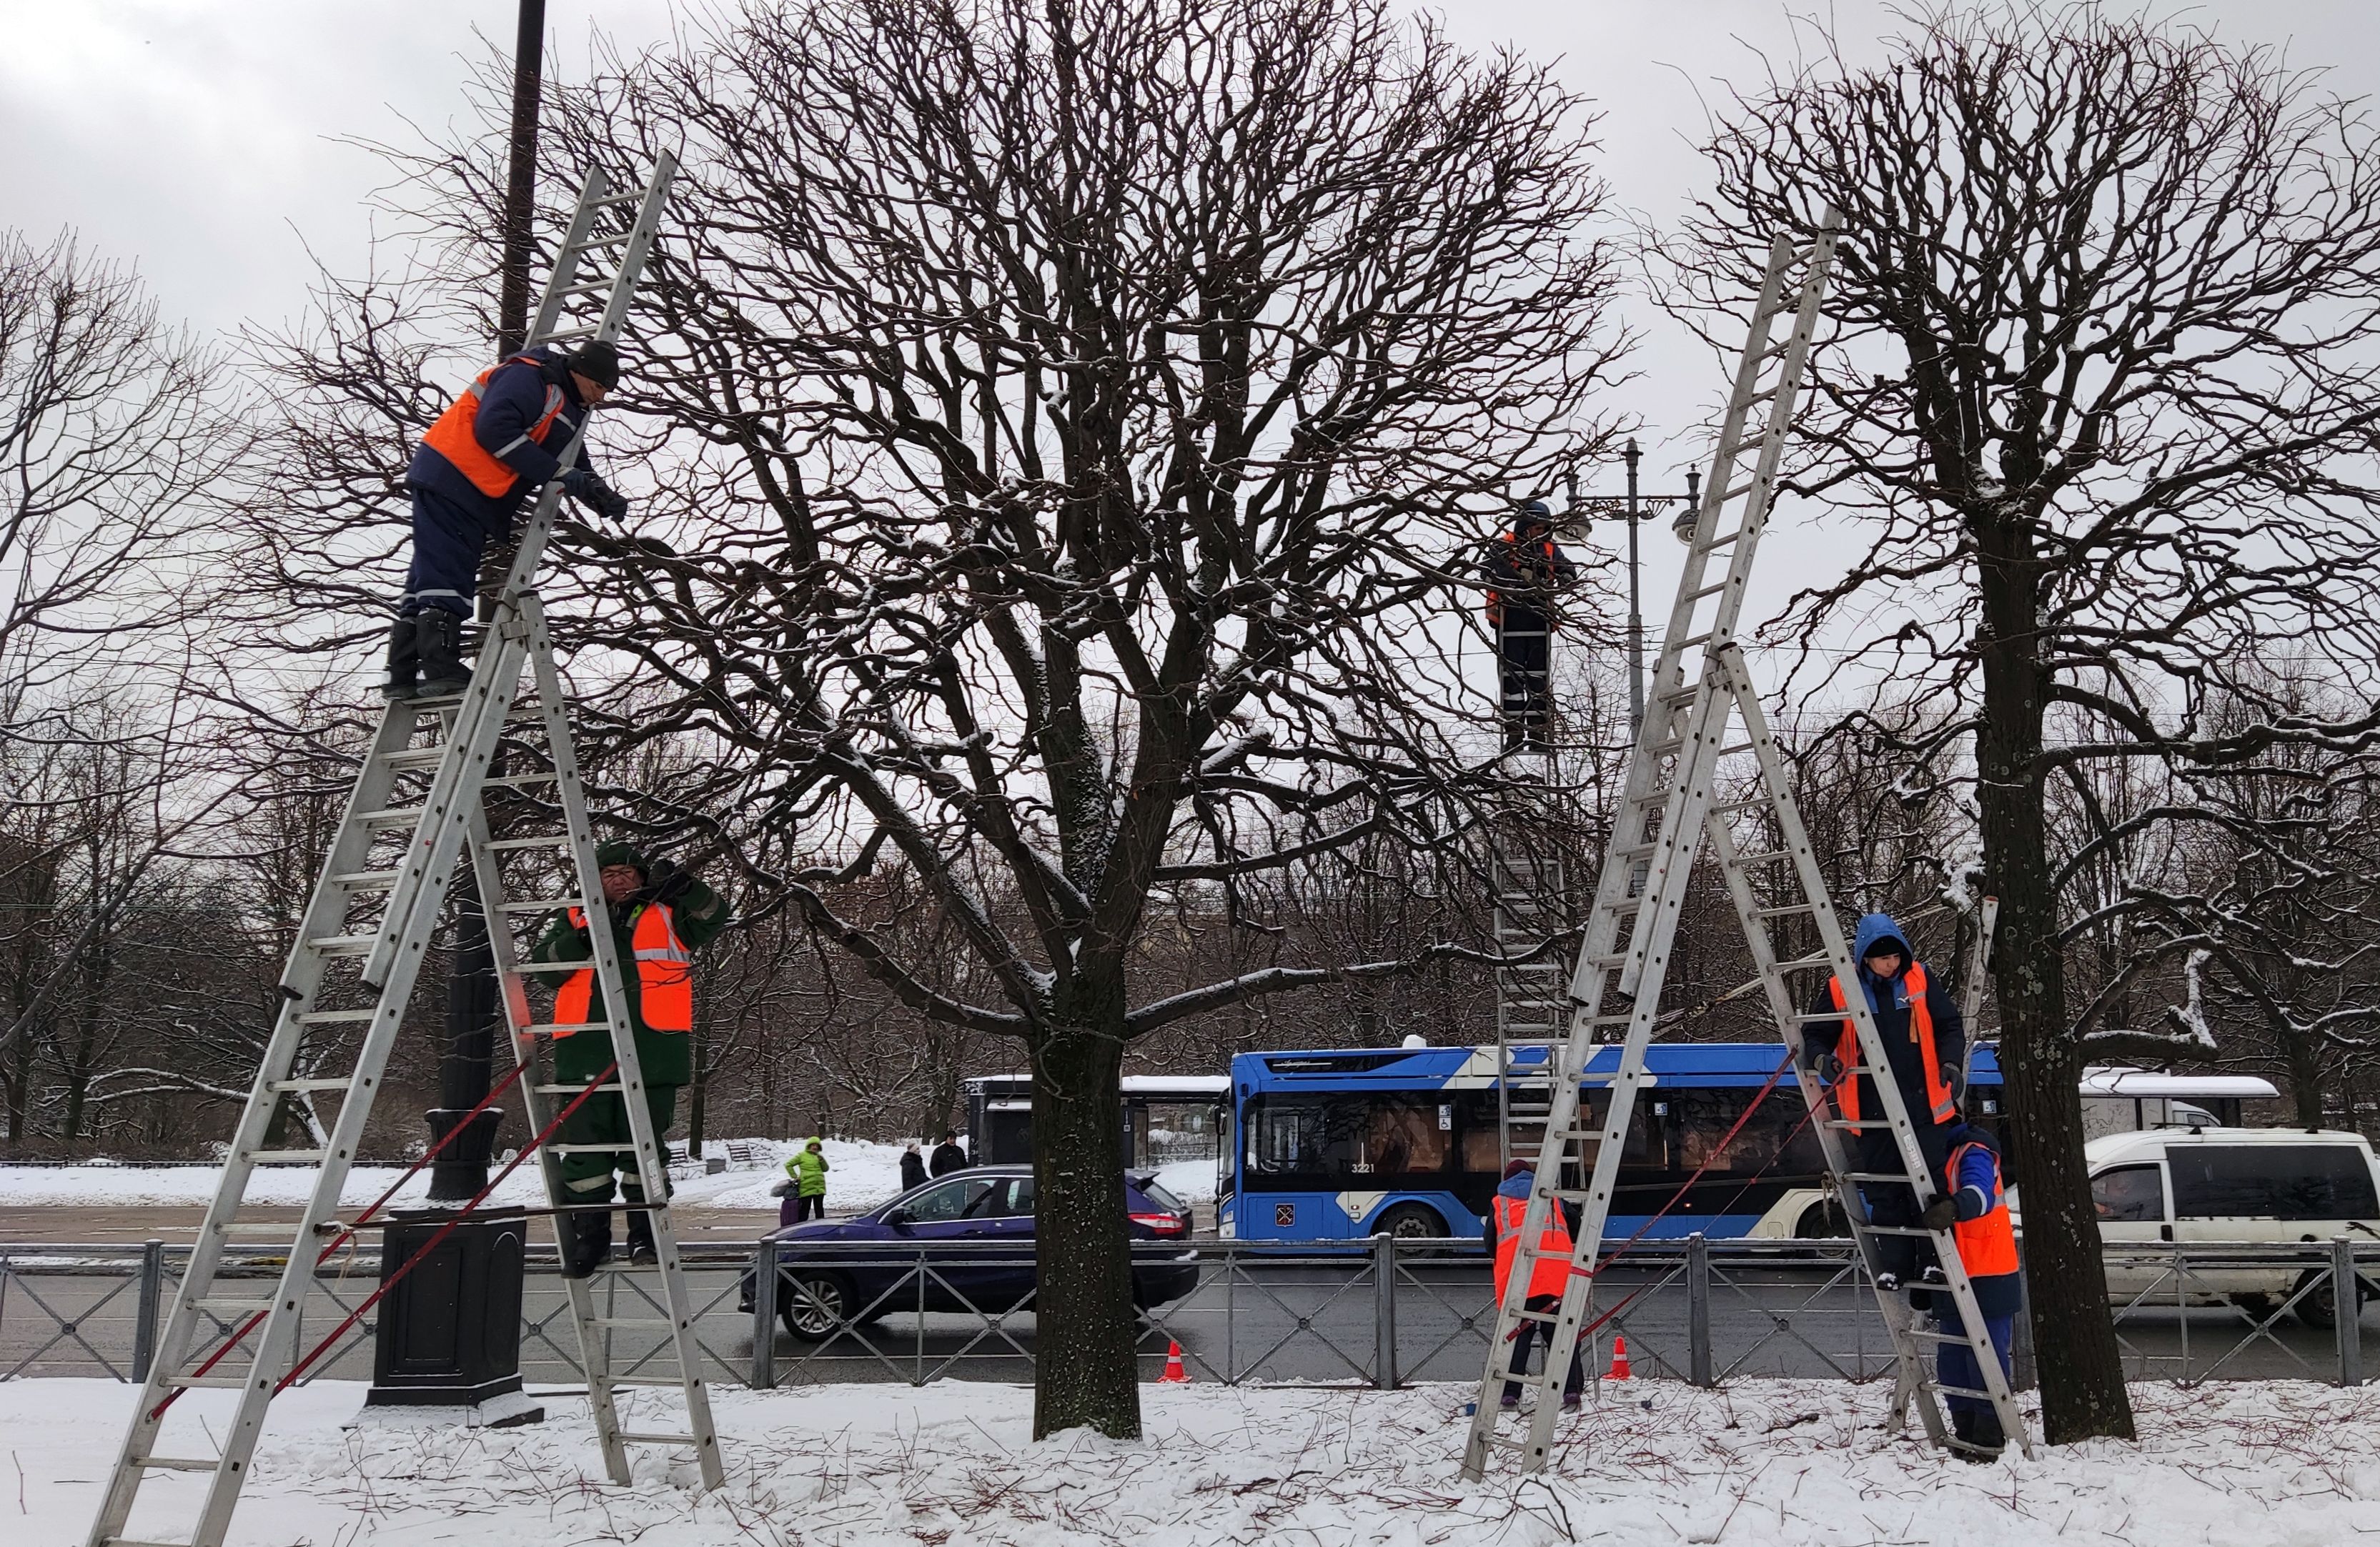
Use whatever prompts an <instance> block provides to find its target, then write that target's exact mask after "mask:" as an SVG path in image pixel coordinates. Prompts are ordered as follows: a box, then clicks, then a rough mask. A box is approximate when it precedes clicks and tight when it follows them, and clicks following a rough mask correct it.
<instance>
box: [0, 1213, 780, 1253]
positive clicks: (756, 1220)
mask: <svg viewBox="0 0 2380 1547" xmlns="http://www.w3.org/2000/svg"><path fill="white" fill-rule="evenodd" d="M206 1213H207V1211H206V1207H205V1205H203V1204H199V1203H159V1204H140V1205H134V1206H130V1207H125V1208H95V1207H91V1206H88V1205H83V1204H40V1205H31V1206H28V1205H23V1204H18V1205H14V1206H12V1205H9V1204H6V1203H0V1241H6V1242H10V1243H14V1242H18V1241H72V1242H75V1243H77V1244H80V1245H96V1244H115V1245H129V1246H138V1245H140V1243H141V1242H142V1241H145V1240H150V1239H156V1240H162V1241H164V1243H165V1244H166V1245H168V1246H188V1245H189V1244H190V1241H191V1240H192V1239H193V1238H195V1237H196V1236H197V1235H198V1233H199V1225H200V1221H202V1220H203V1219H205V1217H206ZM297 1215H298V1211H297V1209H296V1208H295V1207H291V1208H271V1207H265V1206H261V1205H255V1204H251V1205H249V1207H248V1208H245V1209H243V1210H241V1211H240V1217H241V1218H242V1219H265V1220H286V1221H288V1222H289V1223H290V1224H292V1225H294V1224H296V1223H297ZM672 1218H673V1219H674V1221H675V1223H676V1225H677V1228H678V1234H679V1236H680V1238H681V1239H684V1240H686V1242H687V1243H688V1244H698V1243H701V1242H706V1241H727V1242H736V1243H741V1242H744V1241H749V1240H757V1239H759V1238H760V1237H761V1236H763V1235H765V1234H767V1233H768V1232H769V1231H771V1230H772V1229H775V1228H776V1224H777V1215H776V1211H775V1210H774V1209H705V1208H697V1207H693V1206H691V1205H686V1204H681V1205H679V1206H678V1207H677V1208H676V1209H674V1210H673V1211H672ZM540 1239H549V1240H550V1239H552V1238H551V1237H549V1236H544V1235H543V1233H542V1227H540Z"/></svg>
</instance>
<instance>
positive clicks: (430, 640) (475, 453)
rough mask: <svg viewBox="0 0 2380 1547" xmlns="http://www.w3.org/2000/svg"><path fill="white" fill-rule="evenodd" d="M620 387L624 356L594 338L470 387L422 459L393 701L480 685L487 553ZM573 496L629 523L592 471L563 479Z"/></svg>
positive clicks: (543, 352)
mask: <svg viewBox="0 0 2380 1547" xmlns="http://www.w3.org/2000/svg"><path fill="white" fill-rule="evenodd" d="M619 384H620V356H619V352H618V351H617V350H615V349H613V347H612V345H610V344H606V343H604V342H603V341H602V340H601V339H590V340H589V341H588V342H587V343H585V344H580V345H579V346H578V347H577V349H576V350H573V351H572V352H570V353H569V354H566V355H565V354H563V353H561V352H560V351H558V350H555V349H552V348H546V347H540V348H536V349H531V350H529V351H528V353H527V354H522V355H515V356H514V357H512V358H510V359H508V360H504V361H502V362H500V363H498V364H496V365H492V366H490V367H489V368H488V369H485V370H483V371H481V372H480V376H479V379H478V380H477V381H473V382H472V383H471V384H470V385H469V386H468V387H466V388H464V389H463V394H462V395H461V396H460V397H457V398H456V399H455V401H454V403H453V405H450V406H449V407H448V408H447V410H446V412H445V413H443V414H442V415H440V416H439V417H438V422H437V423H436V424H433V425H431V427H430V432H429V433H428V434H426V435H424V436H423V437H422V438H421V445H420V447H419V449H418V450H416V451H415V452H414V453H413V462H412V465H410V466H408V467H407V468H406V470H405V487H406V489H407V490H408V491H409V492H410V493H411V494H412V496H413V563H412V566H411V567H410V568H408V569H407V571H406V574H405V595H404V596H402V597H400V598H397V603H396V622H395V623H394V624H392V625H390V628H389V635H388V681H387V683H385V684H384V685H383V688H382V689H381V692H382V695H383V696H384V697H386V698H388V699H390V700H392V701H394V700H397V699H405V698H412V697H416V696H419V697H424V698H435V697H447V696H451V695H455V694H458V693H461V692H462V691H463V690H464V689H465V688H466V687H468V686H469V685H470V675H471V674H470V672H469V671H468V669H467V668H466V667H465V666H464V664H463V620H464V619H465V618H468V617H469V616H470V614H471V600H472V597H473V594H474V593H475V591H476V590H477V588H478V586H479V577H480V555H481V554H482V553H484V552H485V551H486V550H487V546H488V544H489V542H490V541H497V542H502V541H503V540H504V538H506V537H508V536H509V535H510V534H511V531H512V525H513V515H514V514H515V513H516V512H517V511H518V510H519V509H520V507H521V505H522V503H523V502H525V501H526V500H527V499H528V495H529V494H530V492H531V491H532V490H535V489H540V488H542V487H543V486H544V485H545V484H547V483H549V482H551V481H553V477H554V476H555V475H556V474H557V473H561V465H562V464H561V460H560V453H562V452H563V451H564V450H565V448H567V447H568V446H569V444H570V442H571V441H573V440H574V439H577V437H578V435H579V433H580V431H582V430H584V429H586V427H587V415H588V412H589V410H590V409H592V408H593V407H594V406H595V405H597V404H600V403H601V402H602V401H603V399H604V397H605V396H606V395H607V394H608V393H610V392H611V390H612V389H613V387H616V386H618V385H619ZM561 477H562V486H563V488H564V489H566V490H568V491H569V493H570V495H571V497H572V498H574V499H576V500H577V501H579V502H581V503H583V504H586V505H587V506H589V508H591V509H593V510H594V511H595V512H596V513H597V514H601V515H604V516H607V517H609V518H610V519H612V520H614V521H617V520H619V519H620V518H621V517H623V516H625V515H626V514H628V502H627V501H626V500H625V499H623V498H621V497H620V496H619V495H618V494H616V493H614V492H613V490H612V488H611V486H610V485H608V484H606V483H605V482H604V481H603V480H602V479H601V478H600V477H596V476H595V473H594V471H593V469H591V468H590V467H589V466H588V465H587V448H586V446H585V445H584V444H581V445H580V447H579V449H578V465H577V466H574V467H573V468H571V469H570V471H568V472H567V473H561Z"/></svg>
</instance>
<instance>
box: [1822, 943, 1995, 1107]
mask: <svg viewBox="0 0 2380 1547" xmlns="http://www.w3.org/2000/svg"><path fill="white" fill-rule="evenodd" d="M1884 940H1889V941H1891V942H1892V943H1893V944H1894V945H1897V946H1899V947H1900V972H1898V973H1894V974H1893V975H1892V976H1891V977H1889V978H1878V977H1876V975H1875V974H1874V973H1870V972H1869V971H1868V970H1867V953H1868V952H1869V951H1871V950H1873V949H1876V944H1877V943H1878V942H1879V941H1884ZM1916 960H1917V956H1916V953H1915V952H1913V951H1912V950H1911V949H1909V937H1908V936H1906V935H1903V934H1902V933H1901V932H1900V925H1897V924H1895V923H1893V922H1892V915H1891V914H1889V913H1866V914H1863V915H1862V916H1861V918H1860V921H1859V925H1858V926H1857V928H1856V929H1854V930H1853V931H1852V961H1855V962H1857V963H1859V974H1858V975H1859V982H1860V986H1861V987H1862V988H1864V989H1865V990H1866V992H1867V1005H1868V1010H1869V1012H1870V1013H1871V1014H1873V1015H1874V1016H1875V1017H1876V1034H1877V1035H1879V1036H1881V1037H1882V1038H1883V1039H1884V1056H1885V1060H1886V1062H1888V1064H1890V1065H1891V1066H1892V1077H1893V1083H1895V1084H1896V1085H1898V1086H1900V1093H1901V1100H1902V1101H1903V1103H1904V1104H1906V1105H1907V1106H1908V1107H1909V1119H1910V1121H1912V1122H1913V1123H1915V1124H1916V1125H1917V1126H1918V1129H1919V1130H1920V1131H1921V1132H1922V1131H1923V1130H1925V1126H1926V1125H1925V1113H1926V1106H1925V1060H1924V1059H1923V1058H1920V1057H1919V1056H1918V1046H1917V1044H1916V1043H1915V1042H1914V1041H1913V1040H1912V1039H1911V1037H1910V1035H1909V966H1910V963H1912V962H1913V961H1916ZM1834 1002H1835V1001H1834V997H1833V996H1832V995H1830V994H1829V993H1828V991H1827V990H1826V988H1825V987H1824V986H1823V985H1822V986H1820V988H1819V989H1818V992H1817V995H1816V997H1814V998H1813V999H1812V1000H1811V1001H1810V1008H1811V1009H1813V1010H1822V1009H1832V1008H1833V1007H1834ZM1925 1007H1926V1009H1927V1010H1928V1011H1929V1012H1930V1013H1931V1014H1932V1015H1933V1018H1934V1055H1935V1057H1936V1058H1938V1059H1940V1060H1941V1061H1942V1062H1943V1063H1946V1064H1948V1065H1949V1066H1950V1067H1951V1068H1952V1069H1954V1070H1957V1069H1961V1068H1963V1067H1965V1063H1966V1053H1967V1031H1966V1023H1965V1022H1964V1021H1961V1020H1960V1019H1959V1006H1958V1003H1957V1001H1956V1000H1954V999H1952V998H1951V997H1950V994H1949V989H1948V988H1947V987H1945V986H1944V985H1943V984H1942V982H1941V980H1940V979H1938V978H1937V977H1935V976H1934V974H1933V973H1926V974H1925ZM1841 1024H1842V1023H1841V1022H1840V1021H1812V1022H1811V1023H1810V1031H1811V1033H1812V1034H1811V1037H1810V1040H1809V1045H1808V1051H1809V1053H1810V1054H1811V1055H1812V1056H1813V1057H1815V1056H1816V1055H1817V1054H1820V1053H1831V1052H1833V1051H1834V1050H1835V1039H1836V1037H1837V1036H1838V1035H1839V1034H1840V1027H1841ZM1860 1111H1861V1112H1862V1113H1863V1114H1864V1115H1866V1114H1880V1113H1881V1112H1882V1111H1883V1108H1882V1107H1881V1106H1877V1105H1876V1087H1875V1082H1873V1081H1871V1080H1869V1079H1867V1078H1866V1077H1864V1076H1863V1077H1862V1078H1861V1080H1860ZM1872 1131H1878V1132H1880V1131H1882V1130H1872ZM1937 1153H1938V1152H1937Z"/></svg>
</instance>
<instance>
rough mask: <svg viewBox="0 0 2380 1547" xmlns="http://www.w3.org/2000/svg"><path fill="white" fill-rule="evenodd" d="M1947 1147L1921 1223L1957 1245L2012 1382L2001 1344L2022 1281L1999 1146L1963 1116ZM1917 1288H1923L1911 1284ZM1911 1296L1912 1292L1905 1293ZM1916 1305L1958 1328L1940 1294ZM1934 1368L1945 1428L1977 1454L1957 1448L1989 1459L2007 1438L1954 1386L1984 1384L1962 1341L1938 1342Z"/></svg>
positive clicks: (1992, 1417)
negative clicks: (1935, 1194) (1937, 1191)
mask: <svg viewBox="0 0 2380 1547" xmlns="http://www.w3.org/2000/svg"><path fill="white" fill-rule="evenodd" d="M1945 1138H1946V1140H1947V1142H1949V1149H1950V1153H1949V1156H1948V1157H1947V1158H1946V1159H1945V1160H1944V1161H1943V1163H1942V1174H1941V1178H1940V1180H1941V1183H1942V1196H1940V1197H1939V1198H1937V1199H1935V1200H1934V1202H1933V1203H1930V1204H1928V1205H1927V1206H1926V1210H1925V1227H1926V1228H1927V1229H1930V1230H1948V1231H1949V1232H1950V1239H1951V1241H1952V1242H1953V1243H1954V1244H1955V1245H1956V1246H1957V1247H1958V1249H1959V1263H1960V1265H1961V1267H1963V1268H1965V1269H1966V1270H1967V1282H1968V1284H1969V1285H1970V1286H1971V1287H1973V1289H1974V1291H1975V1309H1976V1310H1977V1311H1981V1312H1982V1313H1983V1317H1984V1327H1985V1331H1986V1332H1988V1333H1989V1334H1990V1335H1991V1339H1992V1349H1993V1351H1994V1352H1996V1353H1998V1355H1999V1358H2000V1377H2001V1379H2003V1380H2006V1381H2010V1382H2011V1383H2012V1382H2013V1381H2014V1380H2015V1377H2016V1372H2015V1367H2014V1363H2013V1361H2012V1360H2010V1357H2009V1345H2010V1339H2011V1338H2012V1337H2013V1336H2014V1335H2015V1332H2016V1313H2017V1311H2020V1310H2022V1308H2023V1304H2024V1288H2023V1285H2022V1280H2021V1279H2020V1278H2019V1277H2018V1268H2019V1265H2020V1263H2019V1259H2018V1257H2017V1250H2016V1224H2015V1221H2013V1220H2011V1219H2010V1217H2009V1209H2008V1199H2007V1197H2006V1196H2005V1193H2004V1190H2003V1189H2002V1187H2001V1185H2000V1152H1999V1150H1998V1148H1997V1147H1995V1146H1994V1145H1993V1143H1992V1140H1991V1135H1989V1134H1987V1133H1985V1131H1984V1130H1982V1129H1979V1128H1972V1127H1970V1126H1968V1125H1967V1124H1965V1123H1963V1122H1962V1123H1960V1124H1958V1125H1956V1126H1955V1127H1953V1128H1952V1129H1951V1130H1950V1131H1949V1133H1948V1134H1947V1135H1945ZM1919 1293H1920V1294H1923V1293H1924V1291H1919ZM1910 1298H1911V1299H1913V1300H1914V1299H1918V1298H1919V1297H1918V1295H1917V1294H1913V1295H1912V1296H1911V1297H1910ZM1925 1299H1926V1300H1927V1301H1928V1302H1929V1303H1928V1304H1925V1305H1920V1306H1919V1307H1918V1309H1919V1310H1921V1311H1924V1310H1931V1311H1934V1312H1935V1318H1934V1319H1935V1323H1936V1324H1937V1326H1939V1327H1940V1328H1941V1329H1942V1330H1943V1331H1945V1332H1956V1331H1957V1330H1958V1328H1959V1311H1958V1308H1957V1306H1956V1305H1955V1304H1953V1303H1952V1301H1951V1299H1950V1297H1949V1294H1948V1293H1941V1294H1939V1295H1938V1296H1937V1295H1930V1294H1929V1295H1925ZM1936 1368H1937V1371H1938V1372H1939V1376H1940V1379H1941V1382H1942V1384H1943V1385H1944V1386H1945V1387H1947V1388H1949V1389H1948V1390H1946V1391H1944V1393H1943V1395H1942V1401H1943V1405H1944V1406H1946V1407H1948V1408H1949V1409H1950V1432H1952V1433H1954V1434H1956V1435H1957V1436H1958V1437H1959V1438H1960V1439H1962V1440H1964V1441H1966V1442H1967V1444H1971V1445H1973V1446H1974V1447H1975V1449H1976V1451H1979V1452H1981V1453H1982V1454H1980V1455H1977V1454H1971V1453H1966V1452H1961V1454H1962V1455H1965V1456H1966V1458H1967V1459H1968V1460H1970V1461H1985V1460H1989V1459H1990V1458H1991V1457H1992V1456H1998V1454H1999V1453H2000V1450H2001V1447H2003V1446H2004V1445H2006V1444H2008V1436H2007V1435H2005V1434H2003V1433H2001V1432H2000V1415H1999V1411H1998V1409H1997V1408H1994V1407H1993V1406H1992V1404H1991V1402H1990V1400H1989V1399H1988V1398H1985V1397H1977V1396H1963V1395H1961V1393H1964V1392H1971V1391H1981V1390H1983V1389H1984V1372H1983V1370H1982V1368H1981V1367H1980V1366H1979V1365H1978V1364H1977V1363H1976V1362H1975V1352H1974V1350H1973V1348H1969V1347H1968V1346H1967V1345H1966V1344H1964V1343H1962V1342H1956V1341H1949V1342H1945V1343H1944V1344H1943V1345H1942V1353H1941V1358H1940V1360H1939V1362H1938V1363H1937V1367H1936Z"/></svg>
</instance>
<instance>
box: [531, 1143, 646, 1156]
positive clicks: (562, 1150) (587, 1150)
mask: <svg viewBox="0 0 2380 1547" xmlns="http://www.w3.org/2000/svg"><path fill="white" fill-rule="evenodd" d="M546 1148H547V1149H549V1150H552V1151H553V1153H554V1154H636V1153H637V1146H636V1145H634V1144H548V1145H547V1146H546Z"/></svg>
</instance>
